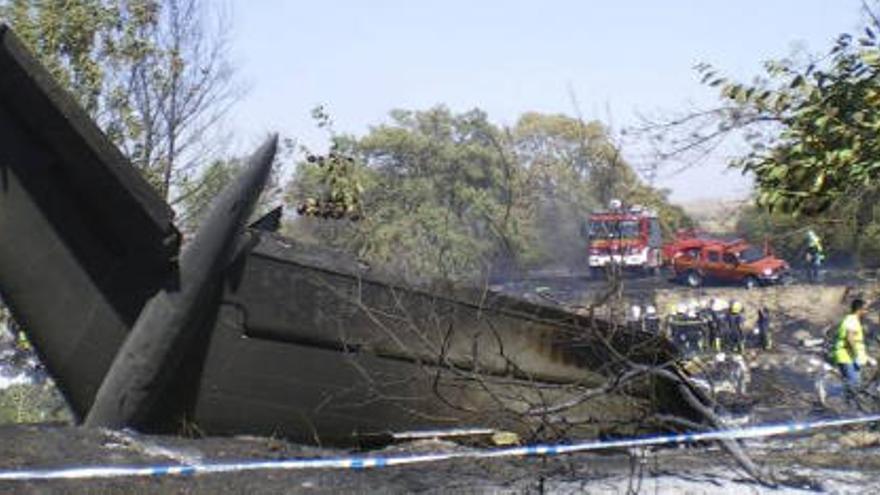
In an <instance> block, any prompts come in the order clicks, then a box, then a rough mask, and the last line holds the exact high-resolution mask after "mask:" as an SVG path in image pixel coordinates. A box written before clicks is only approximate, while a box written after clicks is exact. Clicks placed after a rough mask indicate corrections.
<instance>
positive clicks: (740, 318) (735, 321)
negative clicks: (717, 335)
mask: <svg viewBox="0 0 880 495" xmlns="http://www.w3.org/2000/svg"><path fill="white" fill-rule="evenodd" d="M744 309H745V308H744V307H743V304H742V303H741V302H739V301H731V302H730V313H729V314H728V317H727V332H728V333H727V338H726V339H725V340H726V341H727V342H726V345H727V347H728V349H730V350H731V351H734V352H739V353H742V352H745V339H744V333H743V326H744V325H745V314H744Z"/></svg>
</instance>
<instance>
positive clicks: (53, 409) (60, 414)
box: [0, 383, 73, 424]
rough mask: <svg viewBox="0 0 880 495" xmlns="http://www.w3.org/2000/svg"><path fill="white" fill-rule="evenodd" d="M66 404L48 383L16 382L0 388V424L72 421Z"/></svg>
mask: <svg viewBox="0 0 880 495" xmlns="http://www.w3.org/2000/svg"><path fill="white" fill-rule="evenodd" d="M72 420H73V418H72V417H71V414H70V411H69V410H68V408H67V404H66V403H65V402H64V399H63V398H62V397H61V394H60V393H59V392H58V390H57V389H56V388H55V387H54V386H53V385H49V384H43V385H37V384H30V383H24V384H17V385H12V386H10V387H8V388H5V389H0V424H4V423H46V422H65V423H70V422H72Z"/></svg>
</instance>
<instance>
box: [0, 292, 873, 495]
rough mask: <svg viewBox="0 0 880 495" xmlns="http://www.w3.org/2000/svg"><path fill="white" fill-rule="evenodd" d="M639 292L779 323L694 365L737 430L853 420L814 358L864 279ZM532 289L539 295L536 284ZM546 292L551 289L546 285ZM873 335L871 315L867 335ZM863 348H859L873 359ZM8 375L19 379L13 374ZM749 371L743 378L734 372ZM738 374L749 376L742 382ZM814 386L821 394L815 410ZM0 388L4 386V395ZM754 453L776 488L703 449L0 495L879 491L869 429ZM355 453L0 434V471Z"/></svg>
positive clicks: (400, 449)
mask: <svg viewBox="0 0 880 495" xmlns="http://www.w3.org/2000/svg"><path fill="white" fill-rule="evenodd" d="M633 285H634V287H635V289H636V292H635V293H636V294H637V297H639V298H644V297H647V296H645V295H646V294H649V293H650V294H651V295H650V297H651V298H652V302H654V303H655V304H656V305H657V306H658V307H663V306H664V305H666V304H668V303H669V302H672V301H675V300H678V299H686V298H694V297H730V298H733V297H735V298H737V299H739V300H742V301H743V302H744V303H745V304H746V307H747V308H754V307H756V306H757V305H758V304H762V305H765V306H769V307H770V308H771V309H772V311H773V313H774V315H775V317H776V319H775V321H774V328H775V334H774V336H775V345H774V347H773V349H772V350H770V351H765V350H759V349H750V350H748V351H747V352H746V353H745V355H744V359H743V360H742V361H741V362H742V363H744V365H745V368H746V369H747V373H745V374H744V375H743V374H742V373H740V374H737V373H734V372H733V371H735V369H736V366H734V364H733V363H734V362H735V360H733V359H730V356H724V357H721V356H720V355H715V354H709V355H704V356H702V357H701V358H700V359H699V360H698V361H694V362H693V363H692V364H691V366H692V368H693V369H694V372H695V375H696V376H697V378H698V379H701V380H703V383H704V384H706V386H707V387H712V389H713V390H714V391H715V392H716V393H717V396H718V398H719V400H720V401H721V403H722V404H723V405H724V407H725V409H726V411H727V417H728V418H729V419H730V420H731V422H732V423H735V424H736V425H749V424H760V423H764V422H767V421H774V422H775V421H791V420H799V421H803V420H809V419H816V418H827V417H834V416H850V415H857V414H859V413H860V411H857V410H854V409H853V408H852V407H851V406H849V405H847V404H846V403H845V402H844V401H843V399H842V393H841V386H840V381H839V378H838V377H837V375H836V372H834V371H828V370H827V368H826V367H824V366H823V363H822V359H821V345H820V344H819V342H820V341H821V337H822V334H823V332H824V330H825V329H826V328H827V326H828V325H833V324H835V322H836V321H838V319H839V317H840V316H841V315H842V314H843V313H844V312H845V305H844V304H842V302H841V301H842V300H844V299H845V298H846V296H847V294H850V293H851V292H852V291H853V290H855V291H860V292H862V293H865V294H866V295H868V296H869V297H873V298H874V300H876V287H875V284H874V283H873V282H864V281H862V282H860V283H859V284H857V286H854V285H853V284H839V283H829V284H826V285H823V286H793V287H786V288H767V289H761V290H756V291H750V292H746V291H743V290H741V289H738V288H725V287H720V288H709V289H702V290H698V291H690V290H686V289H683V288H679V287H675V286H672V285H669V284H668V283H666V282H661V283H659V284H657V285H656V286H654V287H651V283H650V282H644V281H637V282H636V283H634V284H633ZM594 287H595V286H594V285H593V284H592V283H590V282H585V281H584V280H583V279H580V278H578V277H568V278H557V279H553V278H552V277H551V278H549V279H541V280H530V281H529V280H526V281H520V282H516V283H511V284H507V285H505V286H504V287H503V290H505V291H507V292H511V293H514V294H517V295H520V296H523V297H529V298H532V297H542V298H545V299H546V298H547V297H550V298H551V299H552V300H553V301H556V302H558V303H559V304H563V305H565V304H581V303H583V302H584V301H585V300H586V298H587V297H588V296H589V294H590V293H591V291H592V290H593V289H594ZM539 288H540V290H538V289H539ZM548 288H549V290H548ZM877 327H878V324H877V318H876V313H875V314H874V315H872V318H871V320H870V321H869V329H874V330H876V329H877ZM874 342H876V341H872V344H873V348H871V346H869V352H871V353H873V354H875V355H876V354H877V352H878V348H877V346H876V345H875V344H874ZM5 376H15V377H17V378H16V380H18V381H20V380H21V379H22V378H21V376H20V375H17V374H16V375H10V374H9V370H7V372H6V375H5ZM743 377H745V378H743ZM743 380H744V381H745V382H744V383H743ZM817 383H821V384H823V386H824V388H825V390H826V392H827V396H828V399H827V401H826V402H825V404H824V405H823V404H820V402H819V400H818V394H817V389H816V387H817ZM2 393H3V392H2V391H0V394H2ZM744 445H745V447H746V451H747V452H748V454H749V455H750V456H751V457H752V459H753V460H754V461H755V462H756V463H757V464H758V465H760V466H761V468H762V469H764V470H765V471H766V473H767V474H768V479H773V480H776V482H777V483H778V486H777V487H776V488H771V487H769V486H764V485H760V484H757V483H756V482H755V481H754V480H752V479H750V477H749V476H748V475H747V474H745V473H743V472H742V471H741V470H740V469H739V468H738V467H737V464H736V463H735V462H734V461H733V460H732V459H731V458H730V457H729V456H728V455H727V454H725V453H724V452H723V451H722V450H720V449H719V448H718V447H717V446H715V445H712V444H706V445H700V446H692V447H687V448H670V447H663V448H651V449H635V450H615V451H609V452H602V453H591V454H577V455H567V456H559V457H553V458H527V459H496V460H478V461H475V460H468V459H461V460H453V461H444V462H439V463H435V464H430V465H427V464H422V465H412V466H407V467H391V468H383V469H377V470H369V469H368V470H360V471H351V470H347V471H342V470H313V471H277V470H276V471H255V472H241V473H230V474H211V475H192V476H183V477H181V476H178V477H140V478H126V479H110V480H64V481H36V482H0V493H221V492H222V493H267V494H268V493H273V494H274V493H600V494H616V493H635V492H637V493H693V494H699V493H737V494H739V493H782V494H788V493H815V492H826V493H878V492H880V488H878V487H880V455H878V454H880V433H877V432H875V431H873V430H872V429H871V428H867V427H848V428H843V429H829V430H821V431H817V432H811V433H809V434H804V435H801V436H799V437H796V438H793V437H785V438H772V439H765V440H750V441H748V442H746V443H745V444H744ZM482 447H485V444H483V445H475V443H474V442H472V441H471V442H465V443H452V442H449V441H442V440H423V441H417V442H408V443H400V444H395V445H391V446H387V447H385V448H383V449H381V450H378V451H376V450H374V451H370V452H369V454H370V455H397V454H404V455H406V454H416V453H424V452H449V451H467V450H470V449H476V448H482ZM353 453H355V454H362V453H363V452H354V451H349V450H338V449H327V448H317V447H309V446H303V445H297V444H292V443H288V442H285V441H283V440H281V439H273V438H180V437H159V436H141V435H137V434H135V433H120V432H110V431H104V430H87V429H81V428H77V427H73V426H69V425H56V426H49V425H20V424H9V425H5V426H0V469H24V468H55V467H58V468H61V467H73V466H83V465H132V464H169V463H172V464H178V463H179V464H198V463H203V462H216V461H240V460H274V459H285V458H291V457H319V456H341V455H349V454H353Z"/></svg>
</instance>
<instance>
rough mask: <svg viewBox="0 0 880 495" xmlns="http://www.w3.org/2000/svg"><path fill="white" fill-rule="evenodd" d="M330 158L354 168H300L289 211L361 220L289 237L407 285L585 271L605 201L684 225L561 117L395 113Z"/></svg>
mask: <svg viewBox="0 0 880 495" xmlns="http://www.w3.org/2000/svg"><path fill="white" fill-rule="evenodd" d="M325 115H326V114H324V113H323V112H322V116H325ZM321 121H322V122H327V121H329V119H327V118H322V119H321ZM331 153H332V156H334V157H340V156H342V157H351V158H352V159H353V160H352V161H347V160H346V161H345V164H346V167H345V169H344V172H342V173H341V174H337V172H339V171H340V170H343V169H341V168H337V169H335V171H333V170H331V169H330V168H328V166H327V165H326V164H324V165H322V163H331V162H332V161H328V162H319V161H318V160H317V159H313V160H312V162H311V163H309V162H308V161H307V162H303V163H301V164H300V166H299V169H298V172H297V175H296V177H295V178H294V180H293V181H292V182H291V184H290V185H289V186H288V203H295V204H298V205H300V209H301V210H302V211H303V212H306V211H313V212H314V213H313V215H314V214H317V212H320V211H323V210H322V209H321V208H317V207H316V205H318V204H321V201H324V202H327V201H337V200H338V201H340V202H342V203H344V204H346V205H348V206H352V207H355V208H356V210H357V215H356V218H357V219H358V221H357V222H352V221H351V216H339V217H340V218H345V219H343V220H337V221H331V220H320V219H317V218H300V219H298V221H297V222H295V223H294V225H293V226H292V227H291V228H292V229H294V230H295V231H296V234H295V235H296V236H297V237H311V238H314V239H316V240H318V241H319V242H321V243H324V244H326V245H330V246H333V247H337V248H342V249H347V250H350V251H353V252H355V253H356V254H358V255H359V256H361V257H362V258H365V259H366V260H369V261H376V262H381V263H385V264H390V265H392V266H393V267H394V268H396V269H397V271H398V272H400V273H403V274H404V275H405V276H411V277H421V276H432V277H442V278H448V279H453V280H457V279H463V278H471V277H474V276H477V275H479V274H481V273H486V271H487V270H492V269H495V270H497V269H498V268H499V265H500V266H501V268H502V269H504V268H510V267H513V266H516V267H527V266H530V265H536V264H548V263H556V264H568V265H569V266H571V265H572V264H576V263H583V258H584V246H585V240H584V239H583V238H582V237H581V227H582V224H583V222H584V221H585V220H586V218H587V216H588V215H589V212H590V211H591V210H593V209H595V208H597V207H604V206H605V205H606V204H607V201H608V200H609V199H610V198H612V197H618V198H621V199H624V200H626V201H628V202H630V201H632V202H635V201H639V202H641V204H646V205H648V206H655V207H656V206H660V207H662V208H666V209H667V211H669V212H674V214H673V215H671V218H672V217H674V218H673V219H671V220H670V224H669V228H675V227H678V226H679V224H680V223H681V222H682V219H683V218H684V216H683V213H682V212H681V211H680V210H678V211H676V210H674V209H672V208H671V207H669V206H668V203H667V202H666V201H665V196H664V195H663V194H662V193H660V192H657V191H654V190H651V189H650V188H647V187H646V186H644V185H643V184H641V183H640V182H639V180H638V178H637V177H636V175H635V173H634V172H633V171H632V169H631V168H630V167H629V166H628V165H627V164H626V163H625V162H624V161H623V160H622V158H621V156H620V154H619V152H618V151H617V149H616V148H615V147H614V146H613V144H612V143H611V141H610V139H609V138H608V135H607V131H606V130H605V129H604V127H603V126H601V125H600V124H598V123H589V124H584V123H582V122H580V121H579V120H578V119H573V118H571V117H566V116H564V115H542V114H537V113H529V114H525V115H523V116H522V118H521V119H520V120H519V121H518V122H517V124H516V125H515V126H514V127H513V128H511V129H503V128H500V127H498V126H496V125H494V124H492V123H490V122H489V120H488V117H487V115H486V114H485V113H484V112H482V111H480V110H472V111H470V112H465V113H462V114H453V113H452V112H450V111H449V110H448V109H447V108H445V107H437V108H433V109H430V110H427V111H421V112H413V111H404V110H395V111H393V112H392V113H391V123H389V124H386V125H382V126H379V127H376V128H373V129H371V131H370V132H369V133H368V134H367V135H366V136H364V137H362V138H360V139H358V138H355V137H352V136H336V137H335V138H334V144H333V149H332V152H331ZM328 160H329V158H328ZM336 175H340V176H341V177H343V178H344V180H343V179H340V178H339V177H336ZM349 196H350V197H349ZM309 198H311V201H312V202H308V201H309ZM333 198H336V199H335V200H334V199H333ZM304 201H306V202H305V203H304ZM309 208H312V209H311V210H309ZM319 216H320V215H319ZM329 217H330V218H335V216H333V215H330V216H329Z"/></svg>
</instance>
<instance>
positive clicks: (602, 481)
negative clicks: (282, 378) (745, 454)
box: [0, 425, 880, 494]
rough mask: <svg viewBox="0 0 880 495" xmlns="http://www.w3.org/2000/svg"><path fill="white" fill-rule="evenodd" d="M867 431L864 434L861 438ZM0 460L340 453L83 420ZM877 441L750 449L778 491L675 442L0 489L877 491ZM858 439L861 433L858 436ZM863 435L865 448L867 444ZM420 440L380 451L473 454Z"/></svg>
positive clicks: (24, 442) (844, 439) (13, 447)
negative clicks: (143, 431) (131, 430)
mask: <svg viewBox="0 0 880 495" xmlns="http://www.w3.org/2000/svg"><path fill="white" fill-rule="evenodd" d="M859 435H861V437H860V436H859ZM0 437H2V438H3V440H4V441H3V442H2V444H0V459H2V460H0V464H2V466H3V467H4V468H10V467H11V468H15V467H24V466H32V467H33V466H41V467H52V466H65V467H68V466H71V465H92V464H101V465H130V464H139V463H148V464H155V463H158V464H164V463H177V462H184V461H188V462H199V461H218V460H244V459H279V458H289V457H313V456H320V455H342V454H346V453H347V452H342V451H339V450H331V449H320V448H312V447H303V446H298V445H292V444H288V443H286V442H283V441H280V440H277V439H265V438H262V439H261V438H229V439H223V438H208V439H181V438H171V437H155V436H153V437H141V436H137V435H135V434H119V433H114V432H107V431H102V430H86V429H80V428H75V427H50V426H21V425H17V426H6V427H2V428H0ZM878 437H880V436H878V435H876V434H865V433H859V432H858V431H857V430H852V431H849V432H842V431H828V432H825V433H821V434H819V435H814V436H810V437H802V438H799V439H777V440H771V441H766V442H752V443H749V444H748V448H749V451H750V452H751V454H752V456H753V457H754V459H755V460H756V461H757V462H759V463H760V464H761V465H762V466H763V467H764V469H765V470H766V471H767V472H768V473H770V474H771V476H772V477H773V478H774V479H776V480H778V482H779V485H778V487H777V488H776V489H771V488H770V487H767V486H762V485H759V484H756V483H755V482H754V481H752V480H750V479H749V478H748V477H747V476H745V475H744V474H742V473H741V472H740V471H739V470H738V469H737V468H736V466H735V465H734V464H733V463H732V462H731V461H730V460H729V458H727V457H726V456H725V455H724V454H722V453H721V452H720V451H719V450H718V449H717V448H715V447H711V446H702V447H693V448H668V449H658V450H639V451H632V452H627V451H620V450H618V451H615V452H610V453H604V454H578V455H568V456H559V457H555V458H544V459H540V458H528V459H514V460H500V459H498V460H480V461H474V460H455V461H445V462H440V463H435V464H430V465H415V466H408V467H392V468H384V469H381V470H360V471H350V470H349V471H332V470H314V471H299V472H294V471H255V472H243V473H230V474H210V475H207V474H206V475H198V474H197V475H190V476H177V477H140V478H126V479H110V480H61V481H38V482H0V493H47V494H55V493H71V494H73V493H77V494H78V493H89V494H115V493H126V494H139V493H185V494H203V493H204V494H214V493H242V494H279V493H282V494H322V493H601V494H616V493H627V491H628V490H630V489H631V490H636V491H638V492H640V493H693V494H698V493H731V494H732V493H737V494H738V493H779V494H789V493H815V492H816V491H822V492H830V493H876V489H877V488H876V487H878V486H880V455H878V454H880V449H878V448H877V447H876V445H878V443H880V438H878ZM853 438H856V440H853ZM859 439H861V442H862V443H861V444H860V443H859V441H860V440H859ZM468 448H470V447H464V446H460V445H455V444H452V443H449V442H440V441H420V442H414V443H408V444H402V445H396V446H392V447H387V448H385V449H383V450H382V451H379V452H373V454H379V455H382V454H387V455H393V454H411V453H418V452H438V451H439V452H443V451H449V450H450V449H454V450H461V449H468Z"/></svg>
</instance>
